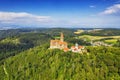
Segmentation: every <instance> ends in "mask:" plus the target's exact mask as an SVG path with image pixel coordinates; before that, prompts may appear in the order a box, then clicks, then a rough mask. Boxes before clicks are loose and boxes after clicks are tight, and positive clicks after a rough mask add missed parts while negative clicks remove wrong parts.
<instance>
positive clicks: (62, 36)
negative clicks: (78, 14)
mask: <svg viewBox="0 0 120 80" xmlns="http://www.w3.org/2000/svg"><path fill="white" fill-rule="evenodd" d="M60 41H61V42H63V41H64V35H63V33H62V32H61V36H60Z"/></svg>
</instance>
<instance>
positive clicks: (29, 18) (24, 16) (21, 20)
mask: <svg viewBox="0 0 120 80" xmlns="http://www.w3.org/2000/svg"><path fill="white" fill-rule="evenodd" d="M50 20H51V17H50V16H38V15H33V14H30V13H26V12H20V13H16V12H0V22H1V23H9V24H23V25H24V24H26V25H27V24H29V23H30V24H45V23H48V22H49V21H50Z"/></svg>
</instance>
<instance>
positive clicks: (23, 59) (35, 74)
mask: <svg viewBox="0 0 120 80" xmlns="http://www.w3.org/2000/svg"><path fill="white" fill-rule="evenodd" d="M48 47H49V46H48V45H42V46H39V47H35V48H32V49H29V50H27V51H24V52H22V53H20V54H18V55H16V56H14V57H10V58H8V59H6V60H5V62H4V63H3V64H1V65H0V79H1V80H120V54H119V53H120V49H119V48H115V47H87V49H88V53H89V54H88V55H87V54H84V55H80V54H78V53H72V52H63V51H61V50H58V49H55V50H50V49H48Z"/></svg>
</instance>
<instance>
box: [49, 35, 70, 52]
mask: <svg viewBox="0 0 120 80" xmlns="http://www.w3.org/2000/svg"><path fill="white" fill-rule="evenodd" d="M50 48H51V49H55V48H56V49H61V50H64V51H68V50H69V49H68V44H67V42H65V41H64V35H63V33H61V36H60V40H56V39H55V40H51V41H50Z"/></svg>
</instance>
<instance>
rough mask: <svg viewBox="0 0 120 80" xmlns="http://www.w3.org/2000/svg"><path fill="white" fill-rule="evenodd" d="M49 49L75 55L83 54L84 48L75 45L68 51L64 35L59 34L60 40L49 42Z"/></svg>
mask: <svg viewBox="0 0 120 80" xmlns="http://www.w3.org/2000/svg"><path fill="white" fill-rule="evenodd" d="M50 49H61V50H63V51H65V52H67V51H72V52H75V53H83V52H85V48H84V46H79V45H78V44H77V43H76V44H75V46H72V47H71V48H70V49H69V48H68V43H67V42H65V41H64V35H63V33H61V36H60V40H56V39H55V40H51V41H50Z"/></svg>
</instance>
